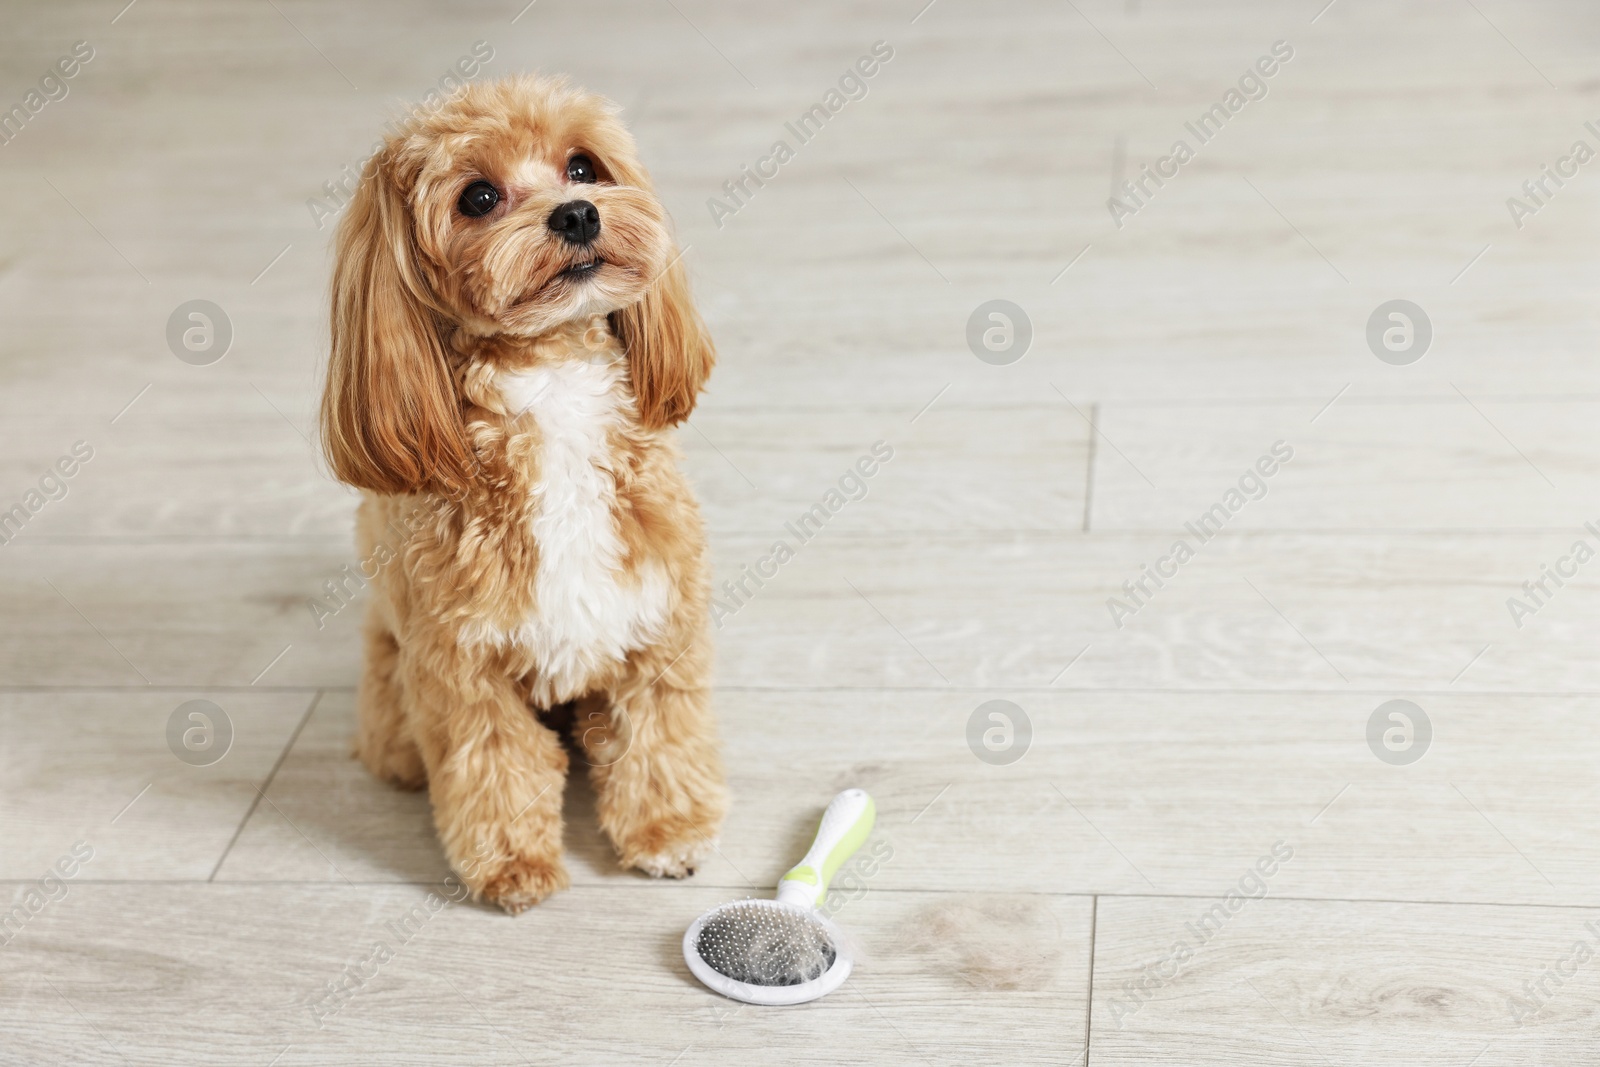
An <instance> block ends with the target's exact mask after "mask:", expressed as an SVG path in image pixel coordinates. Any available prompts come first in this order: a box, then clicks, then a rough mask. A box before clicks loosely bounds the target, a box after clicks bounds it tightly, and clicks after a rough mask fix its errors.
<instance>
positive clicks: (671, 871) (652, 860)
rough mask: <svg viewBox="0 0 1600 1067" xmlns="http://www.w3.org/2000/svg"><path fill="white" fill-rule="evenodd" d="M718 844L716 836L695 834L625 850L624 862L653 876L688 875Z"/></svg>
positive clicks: (626, 865) (625, 864)
mask: <svg viewBox="0 0 1600 1067" xmlns="http://www.w3.org/2000/svg"><path fill="white" fill-rule="evenodd" d="M716 846H717V839H716V838H715V837H701V836H698V835H695V836H693V837H691V838H689V839H688V840H684V841H680V842H677V843H675V844H668V845H666V846H664V847H660V848H656V849H653V850H651V851H638V850H633V851H629V850H624V851H623V853H622V865H623V866H624V867H632V868H634V869H635V870H640V871H643V872H644V873H645V874H648V875H649V876H650V877H652V878H687V877H689V875H691V874H693V873H694V871H695V868H696V867H698V866H700V864H701V863H702V862H704V860H705V858H706V856H708V855H710V854H711V852H712V850H713V849H715V848H716Z"/></svg>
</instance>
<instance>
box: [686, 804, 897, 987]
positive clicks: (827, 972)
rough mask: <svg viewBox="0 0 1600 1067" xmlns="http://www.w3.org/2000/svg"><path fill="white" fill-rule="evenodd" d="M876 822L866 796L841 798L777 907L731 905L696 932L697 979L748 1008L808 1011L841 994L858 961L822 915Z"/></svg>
mask: <svg viewBox="0 0 1600 1067" xmlns="http://www.w3.org/2000/svg"><path fill="white" fill-rule="evenodd" d="M875 816H876V810H875V808H874V806H873V803H872V798H871V797H870V796H868V795H867V794H866V793H865V792H864V791H862V790H860V789H847V790H845V791H844V792H843V793H840V794H839V795H838V796H836V797H834V798H833V802H832V803H831V804H829V805H828V810H827V811H825V812H823V814H822V823H821V825H820V826H818V827H817V837H816V840H815V841H813V842H812V843H811V849H810V851H808V852H807V853H806V855H805V858H804V859H802V860H801V861H800V862H799V863H797V864H796V865H795V866H793V867H792V868H790V869H789V871H788V872H787V873H786V874H785V875H784V876H783V878H781V879H780V880H779V882H778V899H777V900H758V899H754V898H751V899H747V900H735V901H730V902H729V903H727V904H723V905H721V906H719V907H716V908H713V909H712V910H711V911H708V912H706V914H704V915H702V916H701V917H700V918H698V919H696V920H695V922H694V925H692V926H690V927H689V930H688V932H687V933H685V934H684V935H683V958H684V961H685V962H686V963H687V964H688V965H689V970H690V971H691V972H693V974H694V976H695V977H696V978H698V979H700V981H702V982H704V983H705V984H706V985H707V986H708V987H710V988H711V989H713V990H715V991H716V992H718V993H721V994H722V995H723V996H727V997H732V998H733V999H734V1000H742V1001H745V1002H746V1003H749V1004H803V1003H805V1002H806V1001H808V1000H815V999H817V998H818V997H820V996H825V995H826V994H828V993H831V992H833V991H834V990H835V989H837V988H839V986H840V984H841V983H843V982H844V980H845V979H846V978H848V977H850V968H851V966H852V964H853V959H852V957H851V953H850V951H849V946H848V944H847V943H846V941H845V939H844V937H843V935H842V934H841V933H840V931H839V928H838V927H837V926H835V925H834V924H833V923H832V922H830V921H829V920H828V919H826V918H825V917H823V916H822V915H821V914H819V913H818V912H817V910H816V909H817V905H818V904H819V903H821V902H822V900H823V899H824V898H825V897H826V896H827V894H828V882H829V881H830V880H831V879H832V878H833V876H834V874H835V873H836V872H837V871H838V870H839V867H840V865H841V864H843V863H844V861H845V860H847V859H849V858H850V856H851V855H852V854H853V853H854V852H855V850H856V849H858V848H860V847H861V844H862V842H864V841H865V840H866V839H867V835H868V834H870V833H871V832H872V822H873V819H874V817H875Z"/></svg>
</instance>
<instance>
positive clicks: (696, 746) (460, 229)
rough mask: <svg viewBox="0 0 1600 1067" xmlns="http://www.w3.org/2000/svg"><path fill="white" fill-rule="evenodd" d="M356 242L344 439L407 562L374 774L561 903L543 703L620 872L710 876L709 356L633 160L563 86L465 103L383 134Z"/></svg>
mask: <svg viewBox="0 0 1600 1067" xmlns="http://www.w3.org/2000/svg"><path fill="white" fill-rule="evenodd" d="M574 174H576V175H577V177H576V178H574V177H573V175H574ZM589 178H592V179H593V180H586V179H589ZM485 186H488V187H489V188H490V189H492V193H491V192H486V191H485V190H484V187H485ZM575 190H577V191H578V192H582V193H583V194H584V195H585V196H587V197H589V198H590V199H585V200H573V199H572V197H573V196H574V195H575V192H574V191H575ZM591 200H592V201H593V202H592V203H591ZM485 203H488V204H489V208H488V210H486V211H481V212H480V211H479V209H480V208H481V207H482V206H483V205H484V204H485ZM452 205H453V206H454V209H455V210H451V208H452ZM574 205H580V206H578V207H574ZM339 249H340V251H339V266H338V269H337V271H336V275H335V282H334V311H333V317H334V343H333V352H332V355H331V357H330V363H329V386H328V391H327V394H326V396H325V398H324V438H325V447H326V448H327V451H328V454H329V459H330V463H331V465H332V466H333V469H334V471H335V473H336V474H337V475H338V476H339V477H340V478H341V479H342V480H344V481H347V482H350V483H351V484H354V485H358V486H360V487H362V488H364V489H366V490H368V492H367V494H366V496H365V499H364V501H363V503H362V505H361V508H360V512H359V518H358V539H359V540H360V542H361V549H362V555H363V558H367V557H369V556H370V557H372V558H375V559H378V560H379V561H380V562H382V561H383V560H384V559H385V558H386V557H387V556H390V555H392V556H393V557H394V558H393V561H392V562H390V563H388V564H387V565H383V566H380V568H379V577H378V578H377V579H376V580H375V582H374V588H375V596H374V598H373V602H372V607H371V611H370V613H369V617H368V620H367V626H366V644H367V650H366V672H365V675H364V677H363V680H362V684H361V693H360V733H359V736H358V738H357V746H356V747H357V754H358V755H359V756H360V758H361V759H362V761H363V762H364V763H365V764H366V766H367V767H368V768H369V769H370V770H371V771H372V773H374V774H375V775H377V776H379V777H381V778H384V779H386V780H388V781H392V782H395V783H396V784H399V785H403V786H407V787H411V788H420V787H421V786H423V785H424V784H426V785H427V786H428V788H429V791H430V795H431V798H432V801H433V807H434V814H435V823H436V825H437V827H438V830H439V835H440V839H441V841H442V842H443V844H444V847H445V851H446V853H447V855H448V856H449V858H450V861H451V863H452V865H453V866H454V867H455V869H456V870H457V871H458V872H459V873H460V875H461V876H462V878H463V879H464V880H465V881H466V883H467V885H468V886H470V887H471V888H472V889H473V890H474V892H476V893H478V894H480V895H483V896H486V897H488V898H490V899H492V900H495V901H497V902H499V903H500V904H502V905H503V906H505V907H506V908H508V909H509V910H512V911H517V910H521V909H522V908H524V907H527V906H528V905H529V904H532V903H536V902H537V901H539V900H540V899H542V898H544V897H545V896H546V895H548V894H549V893H550V892H552V891H554V890H556V889H558V888H561V887H562V886H563V885H565V884H566V874H565V871H564V869H563V867H562V863H561V832H562V827H561V800H562V792H563V785H564V781H565V774H566V769H567V754H566V751H565V749H564V748H563V747H562V744H561V740H560V738H559V737H558V736H557V735H556V733H554V732H553V731H552V730H550V729H549V728H547V727H546V726H544V725H542V724H541V723H540V722H539V721H538V719H537V718H536V716H535V711H538V710H543V709H549V708H552V707H554V706H556V705H558V704H564V703H567V702H576V711H575V725H574V729H573V735H574V740H575V741H576V742H577V744H578V745H579V746H580V748H581V749H582V750H583V752H584V753H585V755H586V757H587V759H588V762H589V764H590V767H591V771H590V775H591V779H592V781H593V783H594V786H595V788H596V790H597V793H598V799H599V812H600V820H601V824H602V826H603V827H604V828H605V830H606V832H607V833H608V834H609V835H610V837H611V839H612V841H613V842H614V844H615V845H616V847H617V850H618V852H619V854H620V856H621V859H622V862H623V863H624V864H625V865H628V866H633V867H637V868H639V869H641V870H644V871H647V872H648V873H650V874H654V875H670V876H682V875H685V874H688V873H691V872H692V870H693V867H694V865H695V864H696V863H697V862H698V860H699V858H700V857H701V856H702V855H703V853H704V852H705V851H706V850H707V849H708V848H710V847H711V845H712V839H713V838H714V836H715V834H716V832H717V829H718V827H719V825H720V823H721V819H722V816H723V813H724V810H725V808H726V793H725V789H724V787H723V783H722V773H721V768H720V764H719V761H718V757H717V751H716V741H715V731H714V727H713V724H712V720H711V716H710V671H711V649H710V641H709V635H708V630H707V626H706V621H707V604H708V592H707V589H708V585H709V578H708V564H707V561H706V551H705V542H704V536H703V533H702V530H701V524H700V518H699V512H698V508H697V506H696V504H695V501H694V498H693V496H692V495H691V493H690V491H689V488H688V486H687V484H686V482H685V481H684V479H683V476H682V475H681V473H680V472H679V469H678V462H679V457H678V453H677V450H676V447H675V446H674V444H673V442H672V440H671V435H670V429H669V427H670V426H671V425H672V424H673V423H675V422H677V421H680V420H681V419H683V418H684V417H686V416H687V415H688V413H689V410H690V409H691V408H692V406H693V404H694V399H695V395H696V394H697V393H698V391H699V388H700V385H701V383H702V382H703V381H704V378H705V376H706V374H707V373H708V372H709V370H710V365H711V361H712V352H711V347H710V342H709V339H708V338H707V337H706V336H705V334H704V330H703V328H702V327H701V326H700V323H699V319H698V316H697V315H696V314H695V313H694V309H693V306H692V304H690V303H689V301H688V292H687V284H686V281H685V279H684V277H683V274H682V269H681V267H679V266H678V265H677V263H676V258H675V254H674V253H673V251H672V247H671V241H670V238H669V237H668V236H667V234H666V231H665V227H664V214H663V213H662V211H661V209H660V206H659V204H658V203H656V201H655V198H654V196H653V194H652V193H651V192H650V189H649V185H648V179H647V178H645V176H644V172H643V170H642V169H641V168H640V167H639V166H638V163H637V161H636V160H635V159H634V156H633V146H632V143H631V141H630V140H629V139H628V138H627V135H626V133H625V132H623V131H622V129H621V127H620V126H619V125H618V124H617V123H616V122H615V119H614V117H613V114H612V112H611V111H610V109H609V108H608V107H607V106H605V105H604V104H602V103H601V102H600V101H598V100H597V99H596V98H594V97H590V96H587V95H586V94H582V93H579V92H577V91H574V90H571V89H569V88H567V87H566V86H565V85H564V84H563V83H560V82H549V81H543V80H535V79H516V80H512V81H508V82H502V83H498V84H495V85H487V86H485V85H474V86H470V87H468V89H467V90H466V91H465V92H464V93H462V94H461V95H459V96H457V97H455V98H453V99H452V100H451V101H450V102H449V103H447V104H446V105H445V107H444V108H442V109H441V110H440V111H439V112H438V113H436V114H435V115H432V116H429V117H427V118H424V119H420V120H414V121H413V123H412V124H411V125H410V126H409V127H408V128H407V129H406V130H403V131H402V132H401V133H399V134H397V135H396V136H395V137H394V138H392V139H391V140H390V142H389V143H388V145H387V146H386V147H385V149H384V150H383V151H382V152H381V153H380V156H379V158H378V159H377V160H376V161H375V164H374V167H373V170H372V171H371V173H370V175H369V177H368V178H367V180H366V181H364V182H363V185H362V187H361V190H360V191H358V193H357V195H356V198H355V200H354V201H353V202H352V205H351V209H350V212H349V215H348V216H347V219H346V221H345V222H344V224H343V225H342V227H341V232H340V239H339ZM397 529H401V530H405V531H408V534H409V536H408V537H407V539H406V541H405V544H404V547H403V549H399V550H394V551H391V550H389V549H390V546H389V544H388V542H390V541H391V540H392V539H393V533H392V531H395V530H397Z"/></svg>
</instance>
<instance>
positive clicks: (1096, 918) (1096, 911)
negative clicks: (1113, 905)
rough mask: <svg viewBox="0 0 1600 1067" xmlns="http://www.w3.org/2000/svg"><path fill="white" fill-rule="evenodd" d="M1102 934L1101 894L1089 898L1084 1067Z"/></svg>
mask: <svg viewBox="0 0 1600 1067" xmlns="http://www.w3.org/2000/svg"><path fill="white" fill-rule="evenodd" d="M1099 933H1100V894H1098V893H1096V894H1095V895H1094V896H1093V897H1091V898H1089V985H1088V989H1087V990H1086V991H1085V993H1084V997H1083V1000H1084V1004H1083V1067H1089V1042H1090V1040H1091V1039H1092V1038H1093V1035H1094V946H1095V939H1096V938H1097V937H1098V936H1099Z"/></svg>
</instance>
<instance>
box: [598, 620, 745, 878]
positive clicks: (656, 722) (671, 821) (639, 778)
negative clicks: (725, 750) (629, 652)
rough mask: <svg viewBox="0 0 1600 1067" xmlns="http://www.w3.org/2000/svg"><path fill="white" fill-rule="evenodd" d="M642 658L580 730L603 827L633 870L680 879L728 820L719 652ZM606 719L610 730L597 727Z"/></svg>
mask: <svg viewBox="0 0 1600 1067" xmlns="http://www.w3.org/2000/svg"><path fill="white" fill-rule="evenodd" d="M694 633H695V634H696V636H694V637H692V638H685V641H686V645H680V646H678V647H673V645H672V644H671V643H670V642H664V643H662V644H659V645H657V646H655V647H653V648H650V649H646V650H644V651H643V652H640V653H637V654H636V655H634V656H633V657H632V658H631V659H630V660H629V662H628V667H627V671H626V673H625V675H624V677H623V678H622V680H621V681H620V682H619V683H618V684H617V685H615V686H614V687H613V688H612V689H611V691H610V692H608V693H606V694H604V696H603V697H601V696H598V695H597V696H596V697H594V698H591V699H589V700H586V701H585V702H584V703H583V704H582V705H580V707H579V717H578V723H577V729H576V730H575V732H576V733H577V735H578V738H579V742H580V744H582V745H583V747H584V750H585V752H586V753H587V755H588V757H589V762H590V767H591V770H590V778H591V780H592V781H593V783H594V786H595V791H596V793H597V794H598V800H599V813H600V825H601V826H602V827H603V828H604V829H605V831H606V833H607V834H608V835H609V836H610V837H611V840H612V843H613V844H615V845H616V847H617V852H618V854H619V855H620V856H621V859H622V864H623V866H625V867H637V868H638V869H639V870H641V871H644V872H645V873H647V874H651V875H655V876H657V877H660V876H663V875H665V876H667V877H671V878H682V877H684V876H685V875H689V874H693V873H694V868H695V866H696V865H697V864H699V863H700V861H701V860H702V859H703V858H704V857H705V855H706V854H707V853H708V852H710V851H711V849H712V848H713V847H714V846H715V843H716V837H717V833H718V831H719V830H720V829H721V827H722V818H723V816H724V815H725V814H726V813H727V810H728V791H727V787H726V786H725V785H724V784H723V775H722V761H721V759H720V758H719V756H718V753H717V737H716V725H715V723H714V722H713V721H712V718H711V647H710V640H709V639H708V638H707V637H706V636H704V628H703V627H696V628H695V629H694ZM602 716H603V717H604V720H603V721H604V726H603V727H601V728H597V727H596V725H595V724H596V723H597V722H600V721H601V717H602Z"/></svg>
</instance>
